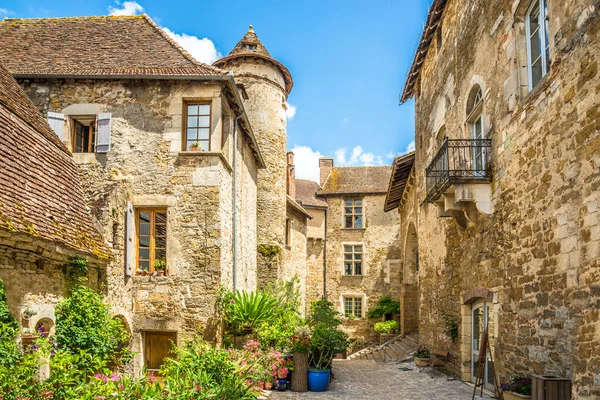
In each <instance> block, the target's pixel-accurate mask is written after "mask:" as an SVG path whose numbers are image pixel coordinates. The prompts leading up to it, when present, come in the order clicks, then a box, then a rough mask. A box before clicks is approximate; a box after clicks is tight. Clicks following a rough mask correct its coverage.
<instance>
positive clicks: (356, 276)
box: [342, 274, 366, 278]
mask: <svg viewBox="0 0 600 400" xmlns="http://www.w3.org/2000/svg"><path fill="white" fill-rule="evenodd" d="M365 276H366V275H363V274H361V275H346V274H344V275H342V278H364V277H365Z"/></svg>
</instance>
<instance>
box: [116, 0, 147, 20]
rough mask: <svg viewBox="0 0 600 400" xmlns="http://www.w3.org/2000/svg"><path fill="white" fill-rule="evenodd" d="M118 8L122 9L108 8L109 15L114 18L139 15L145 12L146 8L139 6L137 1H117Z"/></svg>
mask: <svg viewBox="0 0 600 400" xmlns="http://www.w3.org/2000/svg"><path fill="white" fill-rule="evenodd" d="M116 3H117V6H121V8H118V7H113V6H108V15H113V16H122V15H138V14H141V13H143V12H144V7H142V6H141V5H139V4H138V3H137V2H135V1H124V2H123V3H122V4H121V2H119V1H117V2H116Z"/></svg>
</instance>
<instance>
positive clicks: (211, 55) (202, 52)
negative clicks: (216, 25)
mask: <svg viewBox="0 0 600 400" xmlns="http://www.w3.org/2000/svg"><path fill="white" fill-rule="evenodd" d="M162 29H163V30H164V31H165V32H166V34H167V35H169V36H170V37H171V38H172V39H173V40H175V41H176V42H177V43H179V45H180V46H181V47H183V48H184V49H185V51H187V52H188V53H190V54H191V55H192V57H194V58H195V59H196V60H198V61H200V62H203V63H206V64H212V63H214V62H215V61H217V60H218V59H219V58H221V57H222V55H221V53H220V52H219V51H218V50H217V48H216V47H215V44H214V43H213V42H212V40H210V39H209V38H202V39H200V38H199V37H197V36H194V35H188V34H187V33H182V34H178V33H175V32H173V31H172V30H170V29H169V28H162Z"/></svg>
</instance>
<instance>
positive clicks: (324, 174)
mask: <svg viewBox="0 0 600 400" xmlns="http://www.w3.org/2000/svg"><path fill="white" fill-rule="evenodd" d="M332 169H333V158H320V159H319V172H320V182H319V185H320V186H321V187H323V185H324V184H325V181H326V180H327V178H328V177H329V174H330V173H331V170H332Z"/></svg>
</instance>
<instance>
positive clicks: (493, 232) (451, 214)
mask: <svg viewBox="0 0 600 400" xmlns="http://www.w3.org/2000/svg"><path fill="white" fill-rule="evenodd" d="M598 7H599V4H598V2H596V1H591V0H565V1H553V0H547V1H544V0H515V1H502V2H490V1H483V0H476V1H466V0H451V1H445V0H436V1H434V2H433V4H432V6H431V9H430V12H429V16H428V20H427V24H426V26H425V30H424V32H423V36H422V38H421V42H420V45H419V48H418V50H417V54H416V56H415V60H414V63H413V66H412V68H411V71H410V73H409V75H408V78H407V81H406V85H405V87H404V92H403V94H402V101H406V100H408V99H410V98H413V99H414V102H415V109H416V115H415V120H416V137H415V142H416V152H415V159H414V166H413V168H412V171H411V172H408V173H407V172H406V171H405V172H404V173H399V174H398V176H397V177H395V178H394V179H393V181H392V185H391V187H394V186H396V187H397V188H398V187H400V186H402V185H404V188H403V193H402V195H401V198H400V199H399V200H398V204H397V206H398V207H399V214H400V219H401V237H402V238H404V240H405V243H406V244H405V249H404V251H403V258H404V265H405V266H406V265H407V263H412V264H413V265H416V266H417V268H418V284H417V292H418V299H419V310H418V321H419V324H418V331H419V336H420V341H421V343H422V344H423V345H425V346H427V347H429V348H434V349H442V350H447V351H449V352H450V355H451V357H450V361H449V363H448V365H447V366H448V368H449V369H450V370H451V371H453V372H454V373H455V374H456V375H457V376H459V377H461V378H462V379H463V380H467V381H468V380H473V379H474V376H473V375H474V374H475V368H474V366H475V364H474V363H475V360H477V357H478V352H479V343H480V342H479V341H480V339H481V334H482V332H483V330H484V328H485V327H488V330H489V336H490V343H491V348H492V354H493V356H494V361H495V362H494V363H493V364H492V363H491V360H490V357H489V356H487V360H488V362H487V363H486V378H485V380H486V384H487V386H488V387H491V384H492V383H493V375H494V372H495V373H496V375H497V376H498V377H499V379H500V381H501V382H504V381H506V380H507V379H508V378H509V376H510V375H511V374H517V373H520V374H529V375H532V374H537V375H558V376H562V377H567V378H569V379H570V380H571V382H572V384H573V395H574V398H577V399H592V398H594V399H595V398H598V397H600V375H599V371H600V286H599V284H598V282H599V281H600V265H599V264H598V262H599V260H600V213H599V212H598V202H599V200H600V199H599V197H600V195H599V193H600V190H599V189H600V172H599V165H600V135H599V134H598V123H599V121H600V119H599V115H600V114H599V113H598V107H599V105H598V103H599V99H600V97H599V94H598V88H599V87H600V78H599V76H598V62H599V58H600V40H599V39H600V38H599V35H600V29H599V28H600V14H599V10H598ZM397 162H398V161H397ZM402 181H405V182H404V184H402ZM392 207H393V205H392ZM406 247H408V249H407V248H406ZM413 249H416V250H417V251H413ZM411 260H414V262H413V261H411ZM447 322H450V323H451V324H450V326H452V325H454V326H456V328H457V329H458V331H457V332H455V333H456V334H457V335H456V337H455V338H454V340H452V336H454V333H453V332H452V329H447V326H448V325H447Z"/></svg>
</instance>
